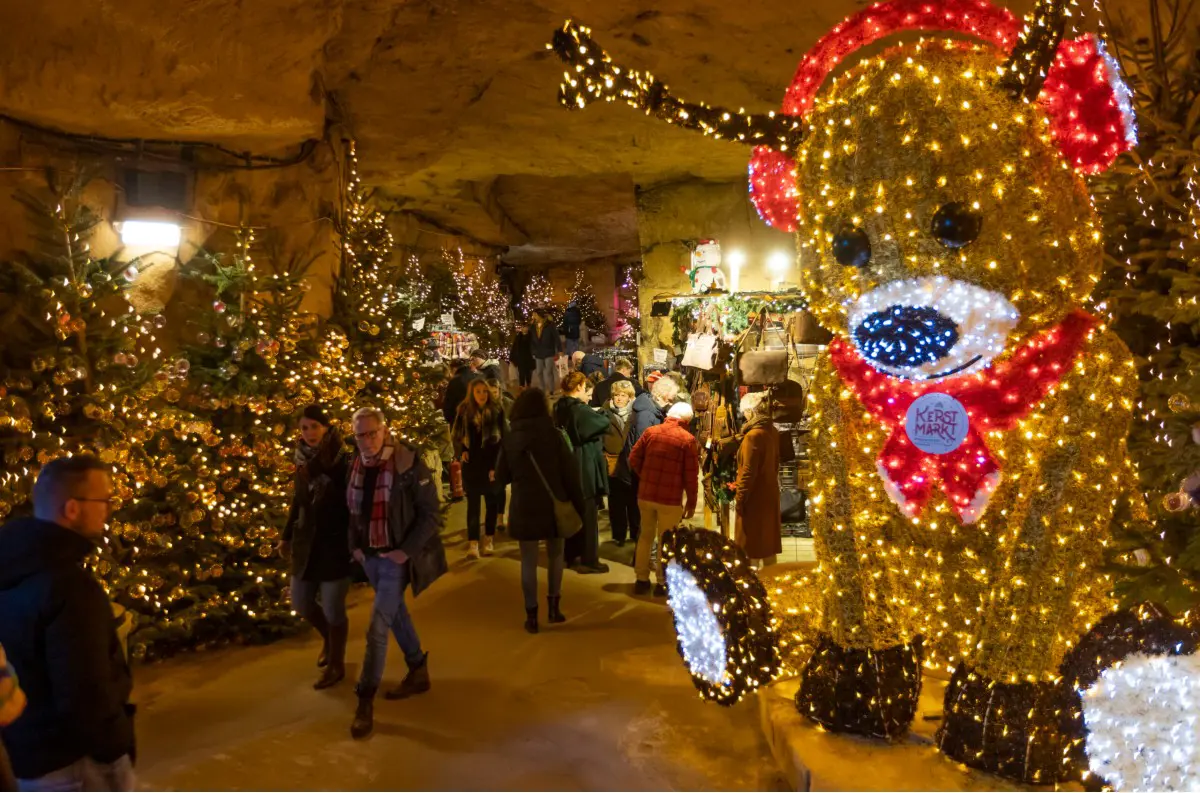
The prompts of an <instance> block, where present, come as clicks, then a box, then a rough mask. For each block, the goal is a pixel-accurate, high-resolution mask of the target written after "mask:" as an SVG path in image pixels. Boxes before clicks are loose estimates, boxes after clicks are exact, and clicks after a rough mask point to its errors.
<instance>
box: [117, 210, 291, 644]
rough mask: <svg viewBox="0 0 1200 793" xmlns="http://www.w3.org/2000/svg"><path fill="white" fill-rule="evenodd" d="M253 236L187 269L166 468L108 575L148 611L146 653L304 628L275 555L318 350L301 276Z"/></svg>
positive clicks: (159, 447)
mask: <svg viewBox="0 0 1200 793" xmlns="http://www.w3.org/2000/svg"><path fill="white" fill-rule="evenodd" d="M253 245H254V239H253V236H252V234H250V233H249V232H242V233H240V234H239V235H238V238H237V241H236V243H235V252H234V253H233V254H231V255H228V256H217V255H209V254H201V255H199V256H197V257H196V258H195V259H193V260H192V261H191V262H188V263H187V264H186V265H184V268H183V274H184V277H185V279H186V280H187V281H188V282H189V287H190V288H189V292H190V293H191V294H190V296H191V297H192V298H193V300H195V299H196V298H197V296H199V299H200V300H201V301H203V303H202V305H201V306H200V307H195V306H189V307H188V308H189V310H187V311H186V315H187V319H186V320H185V321H184V323H183V328H182V331H181V332H182V335H183V345H182V357H180V358H179V359H177V360H176V362H175V363H174V367H175V368H176V370H177V371H186V372H187V374H188V384H187V385H188V388H187V390H186V391H183V392H182V393H181V391H180V390H179V389H178V388H175V387H174V386H171V387H168V388H167V389H166V390H165V391H164V393H163V399H164V401H165V402H166V403H167V404H168V405H171V404H174V405H177V406H178V408H180V409H182V411H183V412H179V411H176V412H174V413H173V414H170V415H167V416H165V417H164V418H163V419H162V420H161V422H160V425H159V429H160V434H159V436H158V437H157V439H156V441H155V451H156V465H157V466H158V467H159V470H163V471H166V475H165V476H164V477H163V478H161V479H159V480H158V481H156V482H154V484H153V486H151V487H147V488H145V489H144V490H143V492H142V493H141V498H139V499H138V500H136V501H135V502H134V503H133V504H131V506H130V508H129V511H128V514H127V515H125V516H122V517H123V519H117V520H114V522H113V524H112V535H113V537H114V543H115V544H116V547H115V553H114V556H115V558H116V562H117V564H116V565H115V566H114V567H113V569H112V570H111V571H109V573H108V580H109V582H110V588H111V589H112V590H113V591H114V592H115V595H116V596H115V599H116V600H117V602H118V603H120V604H121V605H123V606H126V607H127V608H129V609H130V610H131V611H133V612H135V613H137V614H138V619H137V625H136V627H135V629H134V632H133V637H132V639H133V641H132V644H133V652H134V654H135V656H150V657H157V656H163V655H167V654H170V653H172V652H175V651H178V650H179V649H182V648H187V647H204V646H210V645H213V644H218V643H224V642H227V641H241V642H247V641H261V640H265V639H269V638H273V637H275V636H278V635H281V634H283V633H286V632H289V631H290V630H292V629H293V628H294V627H295V625H296V623H295V620H294V619H293V617H292V615H291V606H290V603H289V600H288V596H287V573H286V570H285V567H284V565H283V564H282V562H281V561H280V560H279V558H278V557H277V556H276V554H275V552H274V548H275V543H276V542H277V540H278V537H279V533H280V530H281V529H282V527H283V523H284V521H285V520H286V518H287V512H288V506H289V498H290V494H291V481H292V472H293V465H292V452H291V449H292V437H293V433H292V429H293V428H292V424H293V414H294V413H295V411H296V410H297V409H299V408H300V407H301V406H303V404H304V403H305V402H307V401H308V400H310V399H311V398H312V393H311V391H310V390H309V389H307V388H304V387H298V385H297V383H298V381H297V380H296V379H295V378H293V377H289V369H290V368H291V367H292V366H296V365H299V362H300V361H301V360H303V359H305V358H306V357H307V356H309V355H311V354H312V351H311V350H309V349H307V347H308V345H309V344H310V343H309V342H308V341H307V337H306V335H305V334H306V331H305V328H304V323H303V321H302V318H301V316H300V315H299V314H298V313H297V310H298V308H299V305H300V299H301V297H302V291H303V287H302V281H301V277H302V270H296V271H292V272H285V273H269V272H267V271H266V269H265V268H260V267H258V266H256V264H255V262H254V257H253V254H252V250H253Z"/></svg>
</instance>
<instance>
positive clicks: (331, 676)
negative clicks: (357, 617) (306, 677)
mask: <svg viewBox="0 0 1200 793" xmlns="http://www.w3.org/2000/svg"><path fill="white" fill-rule="evenodd" d="M349 635H350V623H349V622H343V623H342V624H341V625H330V626H329V663H328V664H327V665H326V666H325V671H324V672H322V673H321V677H320V678H319V679H318V680H317V682H315V683H313V688H315V689H317V690H318V691H320V690H321V689H323V688H329V687H330V686H335V685H337V684H338V683H340V682H342V680H343V679H344V678H345V677H346V640H347V638H349Z"/></svg>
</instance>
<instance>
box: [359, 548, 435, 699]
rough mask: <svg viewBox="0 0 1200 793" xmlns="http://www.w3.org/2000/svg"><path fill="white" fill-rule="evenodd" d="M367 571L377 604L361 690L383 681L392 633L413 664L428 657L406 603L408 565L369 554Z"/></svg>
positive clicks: (365, 568) (375, 687) (364, 561)
mask: <svg viewBox="0 0 1200 793" xmlns="http://www.w3.org/2000/svg"><path fill="white" fill-rule="evenodd" d="M363 571H364V572H365V573H366V574H367V580H368V581H370V582H371V588H372V589H374V590H375V604H374V606H373V607H372V610H371V626H370V627H369V628H367V651H366V653H365V654H364V655H363V663H362V673H361V674H360V675H359V677H358V690H359V692H360V693H365V692H368V691H371V692H374V691H376V690H378V688H379V684H380V683H382V682H383V667H384V665H385V664H386V663H387V648H388V634H389V633H390V634H392V635H393V636H395V637H396V644H398V645H400V649H401V650H402V651H403V652H404V660H405V662H406V663H407V664H408V665H409V667H410V668H411V667H415V666H420V664H421V661H423V660H424V659H425V653H423V652H422V651H421V640H420V638H418V637H417V629H416V627H415V626H414V625H413V621H412V616H410V615H409V613H408V607H407V606H406V605H405V604H404V590H405V589H407V588H408V567H407V566H406V565H402V564H396V563H395V562H393V561H392V560H391V559H384V558H383V557H382V556H368V557H366V558H364V559H363Z"/></svg>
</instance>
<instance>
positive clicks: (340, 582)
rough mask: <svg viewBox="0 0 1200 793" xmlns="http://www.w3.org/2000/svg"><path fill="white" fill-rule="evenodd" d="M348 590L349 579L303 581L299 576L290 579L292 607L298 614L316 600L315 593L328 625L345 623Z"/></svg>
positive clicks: (305, 610)
mask: <svg viewBox="0 0 1200 793" xmlns="http://www.w3.org/2000/svg"><path fill="white" fill-rule="evenodd" d="M349 591H350V579H349V578H339V579H337V580H336V581H305V580H303V579H300V578H293V579H292V608H294V609H295V610H296V611H297V612H298V613H300V614H302V615H303V614H307V613H308V610H309V609H310V608H312V607H313V605H314V604H316V602H317V593H318V592H319V593H320V595H321V611H324V612H325V621H326V622H328V623H329V624H330V625H345V624H346V593H347V592H349Z"/></svg>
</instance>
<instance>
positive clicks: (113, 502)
mask: <svg viewBox="0 0 1200 793" xmlns="http://www.w3.org/2000/svg"><path fill="white" fill-rule="evenodd" d="M74 500H75V501H93V502H95V503H97V504H107V505H108V508H109V509H116V508H117V507H118V506H120V504H121V499H119V498H117V497H116V496H110V497H109V498H75V499H74Z"/></svg>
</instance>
